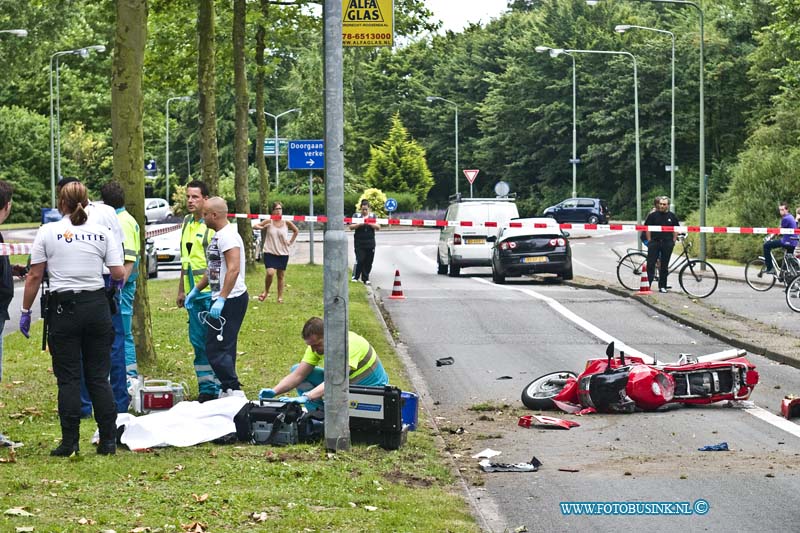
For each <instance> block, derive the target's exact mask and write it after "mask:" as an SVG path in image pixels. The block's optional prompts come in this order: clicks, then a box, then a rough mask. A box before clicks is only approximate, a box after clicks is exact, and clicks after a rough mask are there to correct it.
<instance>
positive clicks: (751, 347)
mask: <svg viewBox="0 0 800 533" xmlns="http://www.w3.org/2000/svg"><path fill="white" fill-rule="evenodd" d="M720 277H721V276H720ZM586 279H587V280H589V281H586V282H584V281H580V280H578V281H576V280H573V281H568V282H566V283H567V284H568V285H571V286H575V287H580V288H584V289H595V290H602V291H605V292H608V293H610V294H613V295H615V296H621V297H624V298H631V299H633V300H636V301H637V302H639V303H641V304H643V305H645V306H646V307H649V308H650V309H653V310H654V311H658V312H659V313H660V314H662V315H664V316H666V317H667V318H669V319H671V320H674V321H676V322H678V323H680V324H683V325H685V326H690V327H692V328H694V329H696V330H697V331H700V332H701V333H705V334H706V335H708V336H710V337H713V338H715V339H717V340H721V341H723V342H725V343H726V344H730V345H731V346H733V347H734V348H740V349H743V350H747V351H748V352H750V353H754V354H757V355H762V356H764V357H766V358H767V359H770V360H772V361H775V362H777V363H781V364H784V365H788V366H791V367H794V368H800V358H798V357H796V356H793V355H789V354H786V353H782V352H778V351H775V350H771V349H770V348H767V347H764V346H759V345H756V344H753V343H751V342H749V341H746V340H743V339H740V338H737V337H733V336H731V335H729V334H727V333H725V332H723V331H721V330H719V329H716V328H714V327H712V326H709V325H707V324H703V323H700V322H697V321H693V320H690V319H688V318H686V317H685V316H682V315H680V314H678V313H675V312H674V311H672V310H671V309H670V308H669V307H667V306H665V305H659V303H658V302H657V301H654V300H652V299H651V298H649V297H643V296H637V295H635V294H631V293H629V292H627V291H623V290H622V289H618V288H616V287H611V286H608V285H604V284H603V283H602V282H599V281H597V280H591V279H589V278H586ZM733 281H742V282H743V280H736V279H733ZM697 303H698V305H704V304H702V303H701V302H697ZM726 314H727V315H729V316H731V317H734V319H736V320H739V321H742V322H745V323H747V322H750V321H749V319H747V318H744V317H742V316H740V315H735V314H732V313H727V312H726Z"/></svg>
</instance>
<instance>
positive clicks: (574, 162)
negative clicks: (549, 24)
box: [534, 46, 578, 198]
mask: <svg viewBox="0 0 800 533" xmlns="http://www.w3.org/2000/svg"><path fill="white" fill-rule="evenodd" d="M534 50H536V52H538V53H540V54H543V53H545V52H549V51H551V50H552V48H550V47H549V46H537V47H536V48H534ZM564 55H567V56H569V57H570V58H572V161H570V163H572V197H573V198H577V197H578V190H577V175H578V153H577V151H578V141H577V131H578V127H577V112H576V109H577V105H576V87H577V78H576V77H575V71H576V68H575V56H574V55H572V54H570V53H567V52H564Z"/></svg>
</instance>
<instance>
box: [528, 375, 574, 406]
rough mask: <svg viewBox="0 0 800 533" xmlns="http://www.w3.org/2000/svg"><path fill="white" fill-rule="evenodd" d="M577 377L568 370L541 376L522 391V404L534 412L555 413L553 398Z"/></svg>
mask: <svg viewBox="0 0 800 533" xmlns="http://www.w3.org/2000/svg"><path fill="white" fill-rule="evenodd" d="M577 377H578V375H577V374H576V373H575V372H570V371H568V370H561V371H558V372H551V373H549V374H545V375H544V376H539V377H538V378H536V379H534V380H533V381H531V382H530V383H529V384H528V385H527V386H526V387H525V388H524V389H522V403H523V404H524V405H525V407H527V408H528V409H532V410H534V411H553V410H555V409H556V404H555V403H554V402H553V398H555V397H556V396H557V395H558V393H560V392H561V391H562V390H563V389H564V386H565V385H566V384H567V380H568V379H569V378H577Z"/></svg>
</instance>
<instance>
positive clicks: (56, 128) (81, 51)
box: [50, 44, 106, 208]
mask: <svg viewBox="0 0 800 533" xmlns="http://www.w3.org/2000/svg"><path fill="white" fill-rule="evenodd" d="M92 50H95V51H97V52H105V51H106V47H105V46H104V45H102V44H96V45H92V46H86V47H84V48H76V49H74V50H63V51H60V52H56V53H55V54H53V55H52V56H50V204H51V207H53V208H55V207H56V151H55V139H54V134H55V133H56V132H57V133H58V139H59V143H58V144H59V146H58V174H59V178H60V177H61V125H60V124H56V123H55V122H54V120H53V61H56V81H57V82H58V58H59V57H61V56H65V55H79V56H81V57H87V56H88V55H89V52H90V51H92ZM57 88H58V85H57ZM60 97H61V95H60V92H56V98H55V100H56V107H57V108H58V109H59V117H58V118H59V121H60Z"/></svg>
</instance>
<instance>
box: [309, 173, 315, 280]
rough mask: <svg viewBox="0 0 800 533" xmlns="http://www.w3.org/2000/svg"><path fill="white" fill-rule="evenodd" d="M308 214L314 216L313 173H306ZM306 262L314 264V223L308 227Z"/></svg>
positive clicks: (310, 223)
mask: <svg viewBox="0 0 800 533" xmlns="http://www.w3.org/2000/svg"><path fill="white" fill-rule="evenodd" d="M308 214H309V215H311V216H312V217H313V216H314V173H313V172H311V171H310V170H309V171H308ZM308 262H309V263H310V264H312V265H313V264H314V223H313V222H309V226H308Z"/></svg>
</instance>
